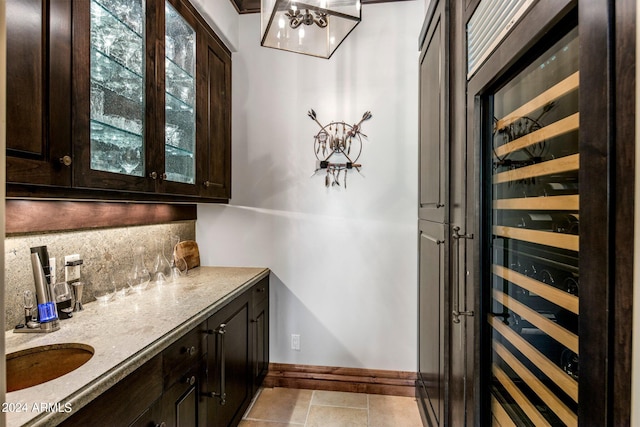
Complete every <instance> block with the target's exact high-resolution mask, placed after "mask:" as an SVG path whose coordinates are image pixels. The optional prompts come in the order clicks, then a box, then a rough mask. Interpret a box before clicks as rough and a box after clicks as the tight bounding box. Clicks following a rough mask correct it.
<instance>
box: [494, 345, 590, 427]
mask: <svg viewBox="0 0 640 427" xmlns="http://www.w3.org/2000/svg"><path fill="white" fill-rule="evenodd" d="M493 350H494V351H495V352H496V354H498V356H500V358H501V359H502V360H504V362H505V363H506V364H507V365H509V367H510V368H511V369H512V370H513V371H514V372H515V373H516V374H517V375H518V377H520V379H521V380H522V381H524V382H525V383H526V384H527V386H529V388H531V390H533V392H534V393H535V394H536V395H537V396H538V397H539V398H540V399H542V401H543V402H544V403H546V404H547V406H548V407H549V408H550V409H551V410H552V411H553V413H555V414H556V415H557V416H558V418H560V420H562V422H563V423H565V424H566V425H567V427H575V426H577V425H578V416H577V415H576V414H575V413H574V412H573V411H572V410H571V409H570V408H569V407H568V406H567V405H565V404H564V403H563V402H562V400H560V399H559V398H558V396H556V395H555V394H554V393H553V392H552V391H551V390H549V388H548V387H547V386H546V385H544V383H543V382H542V381H540V379H539V378H538V377H536V376H535V375H533V373H532V372H531V371H530V370H529V369H528V368H527V367H526V366H524V364H522V362H520V361H519V360H518V358H517V357H515V356H514V355H513V354H511V352H510V351H509V350H507V348H506V347H505V346H503V345H502V344H500V343H499V342H498V341H496V340H494V341H493Z"/></svg>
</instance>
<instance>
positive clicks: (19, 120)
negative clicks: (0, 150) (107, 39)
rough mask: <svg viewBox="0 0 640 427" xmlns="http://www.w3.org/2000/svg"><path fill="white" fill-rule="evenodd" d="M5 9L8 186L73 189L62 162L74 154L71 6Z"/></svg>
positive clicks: (58, 1)
mask: <svg viewBox="0 0 640 427" xmlns="http://www.w3.org/2000/svg"><path fill="white" fill-rule="evenodd" d="M6 7H7V11H6V12H7V16H8V18H9V19H7V58H8V60H7V82H8V84H7V100H8V102H7V183H9V184H11V183H23V182H27V183H33V184H41V185H56V186H63V187H64V186H69V185H71V171H70V169H69V168H68V167H67V166H65V165H64V164H62V163H61V161H60V159H61V158H64V156H69V155H70V154H71V150H70V146H69V141H70V136H71V121H70V117H71V98H70V93H71V92H70V83H71V49H70V46H71V21H70V18H71V3H70V2H69V1H64V0H45V1H43V0H25V1H22V0H10V1H8V2H7V6H6ZM50 52H55V54H50Z"/></svg>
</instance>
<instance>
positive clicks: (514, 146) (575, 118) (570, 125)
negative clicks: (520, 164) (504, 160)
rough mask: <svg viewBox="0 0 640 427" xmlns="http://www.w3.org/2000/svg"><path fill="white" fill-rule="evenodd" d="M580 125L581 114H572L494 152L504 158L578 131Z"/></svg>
mask: <svg viewBox="0 0 640 427" xmlns="http://www.w3.org/2000/svg"><path fill="white" fill-rule="evenodd" d="M579 123H580V113H575V114H572V115H570V116H569V117H565V118H564V119H561V120H558V121H557V122H554V123H551V124H550V125H548V126H545V127H543V128H541V129H538V130H536V131H534V132H531V133H528V134H526V135H525V136H523V137H521V138H518V139H514V140H513V141H511V142H508V143H506V144H504V145H501V146H499V147H497V148H496V149H495V150H494V153H495V155H496V156H497V157H502V156H504V155H507V154H509V153H513V152H514V151H518V150H522V149H523V148H527V147H529V146H531V145H533V144H537V143H539V142H542V141H544V140H546V139H551V138H555V137H556V136H560V135H564V134H565V133H569V132H572V131H575V130H578V125H579Z"/></svg>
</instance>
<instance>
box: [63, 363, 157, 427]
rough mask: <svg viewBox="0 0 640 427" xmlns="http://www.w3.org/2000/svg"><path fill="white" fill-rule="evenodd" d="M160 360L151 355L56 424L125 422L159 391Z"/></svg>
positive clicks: (131, 419)
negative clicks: (93, 398) (110, 386)
mask: <svg viewBox="0 0 640 427" xmlns="http://www.w3.org/2000/svg"><path fill="white" fill-rule="evenodd" d="M160 363H161V360H160V356H159V355H158V356H156V357H154V358H153V359H151V360H150V361H148V362H147V363H145V364H144V365H143V366H142V367H140V368H138V369H137V370H136V371H134V372H132V373H131V374H129V376H127V377H126V378H124V379H123V380H122V381H120V382H119V383H117V384H116V385H114V386H113V387H112V388H110V389H109V390H107V391H106V392H104V393H103V394H102V395H100V397H98V398H97V399H96V400H94V401H93V402H91V403H90V404H88V405H87V406H85V407H84V408H82V409H80V410H79V411H78V412H77V413H75V414H74V415H73V416H71V417H70V418H68V419H66V420H65V421H63V422H62V424H60V425H61V426H64V427H72V426H78V427H84V426H91V425H104V426H128V425H129V424H131V423H132V422H133V421H134V420H136V419H137V418H139V416H140V414H143V413H144V412H146V411H147V408H150V407H151V406H152V405H153V403H154V401H156V400H157V399H159V398H160V396H161V395H162V378H161V376H160Z"/></svg>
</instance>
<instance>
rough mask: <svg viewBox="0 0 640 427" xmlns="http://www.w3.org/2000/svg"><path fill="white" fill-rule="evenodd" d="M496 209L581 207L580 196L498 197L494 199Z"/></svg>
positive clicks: (562, 208) (549, 209)
mask: <svg viewBox="0 0 640 427" xmlns="http://www.w3.org/2000/svg"><path fill="white" fill-rule="evenodd" d="M493 208H494V209H512V210H531V211H535V210H545V211H577V210H578V209H580V196H578V195H577V194H576V195H570V196H548V197H521V198H514V199H498V200H494V201H493Z"/></svg>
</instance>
